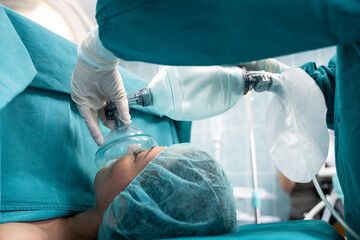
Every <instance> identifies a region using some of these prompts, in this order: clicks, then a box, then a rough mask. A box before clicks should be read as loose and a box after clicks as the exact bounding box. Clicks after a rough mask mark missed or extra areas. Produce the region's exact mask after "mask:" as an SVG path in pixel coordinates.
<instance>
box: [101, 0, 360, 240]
mask: <svg viewBox="0 0 360 240" xmlns="http://www.w3.org/2000/svg"><path fill="white" fill-rule="evenodd" d="M96 19H97V21H98V24H99V35H100V39H101V41H102V43H103V44H104V46H105V47H106V48H108V49H109V50H111V51H112V52H113V53H114V54H115V55H117V56H118V57H119V58H121V59H125V60H136V61H146V62H152V63H160V64H165V65H219V64H234V63H241V62H246V61H252V60H258V59H263V58H267V57H275V56H280V55H284V54H290V53H295V52H300V51H305V50H311V49H316V48H320V47H326V46H331V45H337V56H336V59H333V60H332V62H331V63H330V65H329V67H327V68H325V67H322V68H319V69H317V68H316V67H314V66H313V67H312V68H311V65H313V64H309V65H307V66H303V67H304V68H305V69H306V70H307V72H308V73H309V74H310V75H311V76H313V77H314V78H315V80H316V82H317V83H318V84H319V87H320V88H321V89H322V91H323V93H324V97H325V99H326V103H327V106H328V108H329V111H328V116H327V121H328V124H329V127H331V128H334V129H335V135H336V140H335V142H336V144H335V145H336V146H335V148H336V149H335V150H336V167H337V171H338V176H339V180H340V183H341V187H342V189H343V191H344V195H345V220H346V222H347V223H348V224H349V225H350V226H351V227H352V228H353V229H354V230H355V231H357V232H358V233H360V208H359V207H358V206H357V205H358V204H359V203H360V186H359V184H360V94H359V92H360V44H359V42H360V1H358V0H315V1H314V0H292V1H287V0H271V1H267V0H223V1H212V0H201V1H200V0H199V1H193V0H173V1H166V0H138V1H129V0H122V1H113V0H98V4H97V13H96ZM335 66H336V71H335ZM349 239H351V236H349Z"/></svg>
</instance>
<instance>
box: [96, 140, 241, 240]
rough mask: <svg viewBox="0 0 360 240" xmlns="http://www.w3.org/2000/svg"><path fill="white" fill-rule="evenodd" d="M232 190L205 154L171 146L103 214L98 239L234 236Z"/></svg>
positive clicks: (221, 172) (179, 145)
mask: <svg viewBox="0 0 360 240" xmlns="http://www.w3.org/2000/svg"><path fill="white" fill-rule="evenodd" d="M237 230H238V228H237V223H236V211H235V200H234V198H233V192H232V187H231V186H230V183H229V181H228V179H227V177H226V175H225V173H224V171H223V169H222V168H221V166H220V165H219V163H218V162H216V161H215V160H214V159H213V158H212V157H211V156H210V155H209V154H208V153H206V152H205V151H204V150H202V149H201V148H199V147H196V146H193V145H191V144H176V145H172V146H171V147H168V148H166V149H165V150H164V151H162V152H161V153H159V154H158V155H157V156H156V157H155V158H154V159H153V160H152V161H151V162H150V163H149V164H148V165H147V166H146V167H145V169H144V170H143V171H142V172H141V173H140V174H139V175H138V176H137V177H136V178H135V179H134V180H133V181H132V182H131V183H130V184H129V185H128V187H127V188H126V189H125V190H124V191H123V192H121V193H120V194H119V195H118V196H117V197H116V198H115V199H114V202H113V203H111V205H110V206H109V208H108V209H107V210H106V212H105V213H104V217H103V221H102V224H101V226H100V229H99V234H98V237H99V239H159V238H169V237H179V236H196V235H197V236H204V235H218V234H223V233H228V232H235V231H237Z"/></svg>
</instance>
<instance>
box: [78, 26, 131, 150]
mask: <svg viewBox="0 0 360 240" xmlns="http://www.w3.org/2000/svg"><path fill="white" fill-rule="evenodd" d="M118 62H119V59H117V58H116V57H115V56H114V55H113V54H112V53H111V52H109V51H108V50H106V49H105V48H104V47H103V46H102V44H101V42H100V40H99V37H98V33H97V28H95V29H94V30H93V31H92V32H90V33H89V34H88V35H87V37H86V38H85V40H84V41H83V42H82V43H81V44H80V46H79V57H78V59H77V62H76V66H75V69H74V72H73V74H72V76H71V98H72V100H73V101H74V102H75V103H76V105H77V107H78V110H79V112H80V114H81V116H82V117H83V118H84V120H85V122H86V125H87V127H88V129H89V132H90V134H91V136H92V137H93V139H94V141H95V142H96V143H97V145H99V146H100V145H101V144H102V143H103V141H104V138H103V136H102V134H101V131H100V127H99V122H98V113H99V116H100V119H101V120H102V121H103V123H104V125H105V126H107V127H109V128H113V127H114V123H113V121H109V120H106V118H105V114H104V108H105V105H106V102H107V100H108V99H110V98H111V99H112V100H113V101H114V102H115V104H116V108H117V111H118V113H119V119H120V120H121V121H122V122H123V123H124V124H130V123H131V119H130V114H129V105H128V100H127V97H126V92H125V88H124V85H123V82H122V79H121V76H120V73H119V71H118V69H117V64H118Z"/></svg>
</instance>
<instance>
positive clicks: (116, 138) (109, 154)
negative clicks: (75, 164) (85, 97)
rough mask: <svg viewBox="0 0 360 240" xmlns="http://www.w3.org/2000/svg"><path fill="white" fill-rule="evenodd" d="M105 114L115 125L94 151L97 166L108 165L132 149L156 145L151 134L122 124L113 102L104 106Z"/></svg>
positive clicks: (130, 152) (148, 147) (142, 148)
mask: <svg viewBox="0 0 360 240" xmlns="http://www.w3.org/2000/svg"><path fill="white" fill-rule="evenodd" d="M105 116H106V118H107V119H108V120H113V121H114V123H115V127H114V129H113V130H111V131H110V133H109V134H108V135H107V136H106V137H105V139H104V143H103V144H102V145H101V146H100V148H99V149H98V150H97V152H96V153H95V164H96V166H97V167H98V168H102V167H105V166H108V165H110V164H111V163H112V162H114V161H115V160H116V159H118V158H120V157H123V156H126V155H128V154H132V151H134V150H138V149H141V150H146V149H150V148H152V147H154V146H157V143H156V141H155V139H154V138H153V137H152V136H151V135H149V134H146V133H144V132H143V131H142V130H141V129H139V128H137V127H135V126H132V125H124V124H122V122H121V121H120V120H119V118H118V113H117V110H116V106H115V103H114V102H110V103H109V104H108V106H107V107H105Z"/></svg>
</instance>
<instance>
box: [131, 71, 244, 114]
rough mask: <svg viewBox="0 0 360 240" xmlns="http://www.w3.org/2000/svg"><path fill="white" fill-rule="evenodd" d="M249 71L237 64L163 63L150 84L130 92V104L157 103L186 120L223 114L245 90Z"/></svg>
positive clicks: (152, 104) (161, 109)
mask: <svg viewBox="0 0 360 240" xmlns="http://www.w3.org/2000/svg"><path fill="white" fill-rule="evenodd" d="M245 80H246V71H245V70H243V69H241V68H239V67H236V66H229V67H225V66H224V67H220V66H210V67H172V66H167V67H163V68H162V69H161V70H160V71H159V73H158V74H157V75H156V76H155V77H154V78H153V80H152V81H151V82H150V84H149V86H148V88H144V89H140V91H139V92H138V93H136V94H134V95H131V96H128V100H129V105H136V104H138V105H142V106H153V107H154V108H155V109H156V110H158V111H159V112H160V113H162V114H164V115H166V116H168V117H170V118H172V119H174V120H182V121H192V120H200V119H205V118H210V117H213V116H216V115H219V114H221V113H223V112H225V111H226V110H228V109H229V108H231V107H232V106H234V105H235V103H237V102H238V101H239V99H240V98H241V97H242V96H243V94H244V88H245Z"/></svg>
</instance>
